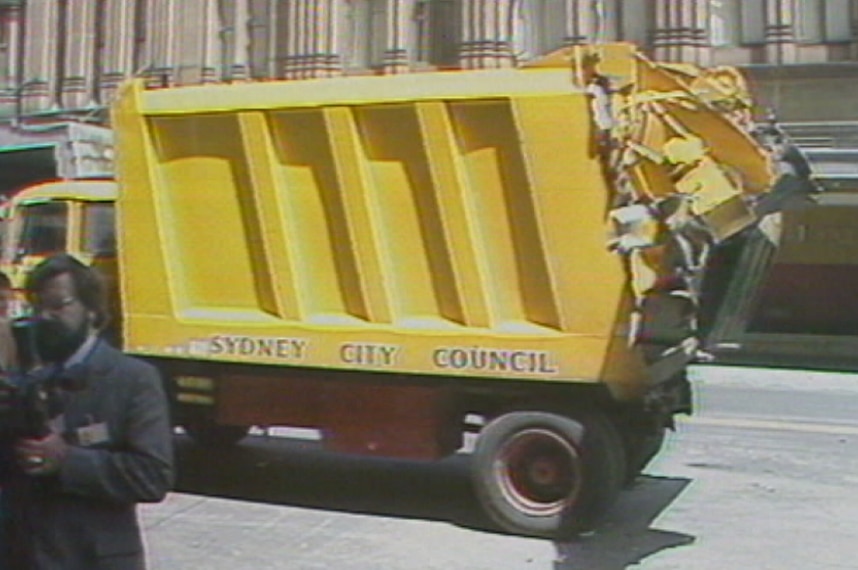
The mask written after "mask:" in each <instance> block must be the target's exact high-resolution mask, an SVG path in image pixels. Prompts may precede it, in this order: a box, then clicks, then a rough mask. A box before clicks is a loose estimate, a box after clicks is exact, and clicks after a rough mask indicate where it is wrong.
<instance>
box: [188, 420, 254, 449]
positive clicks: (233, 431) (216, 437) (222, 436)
mask: <svg viewBox="0 0 858 570" xmlns="http://www.w3.org/2000/svg"><path fill="white" fill-rule="evenodd" d="M182 427H184V428H185V433H187V434H188V435H189V436H190V437H191V439H193V440H194V442H195V443H197V444H199V445H202V446H204V447H229V446H232V445H235V444H237V443H238V442H239V441H241V440H242V439H244V438H245V437H246V436H247V432H248V430H249V429H250V428H248V427H246V426H229V425H222V424H216V423H214V422H213V421H210V420H195V421H189V422H185V423H184V424H182Z"/></svg>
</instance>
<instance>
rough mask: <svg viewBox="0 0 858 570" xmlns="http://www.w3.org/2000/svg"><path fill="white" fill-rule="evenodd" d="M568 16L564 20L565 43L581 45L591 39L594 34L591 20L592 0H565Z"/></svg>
mask: <svg viewBox="0 0 858 570" xmlns="http://www.w3.org/2000/svg"><path fill="white" fill-rule="evenodd" d="M565 1H566V9H567V13H568V14H569V18H568V20H567V22H566V43H567V44H568V45H582V44H586V43H589V42H590V41H592V39H591V38H592V37H593V35H594V30H593V21H592V14H593V10H592V3H593V0H565Z"/></svg>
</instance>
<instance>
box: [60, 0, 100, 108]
mask: <svg viewBox="0 0 858 570" xmlns="http://www.w3.org/2000/svg"><path fill="white" fill-rule="evenodd" d="M100 4H101V2H96V1H95V0H90V1H89V2H74V1H72V2H67V3H66V17H65V20H66V29H65V34H64V36H63V37H61V38H60V41H64V42H65V46H64V48H63V50H62V52H61V53H62V57H63V61H62V72H61V73H62V79H61V81H62V83H61V85H62V96H61V101H60V106H61V107H63V108H66V109H81V108H84V107H88V106H90V105H92V104H93V103H94V100H95V93H94V84H95V81H94V79H95V67H94V65H93V63H94V62H95V46H96V37H95V36H96V26H95V14H96V9H97V8H100V7H101V6H100Z"/></svg>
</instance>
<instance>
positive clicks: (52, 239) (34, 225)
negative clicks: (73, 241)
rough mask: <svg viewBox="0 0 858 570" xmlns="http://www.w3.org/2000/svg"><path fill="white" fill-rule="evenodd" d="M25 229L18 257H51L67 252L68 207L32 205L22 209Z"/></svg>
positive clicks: (63, 204)
mask: <svg viewBox="0 0 858 570" xmlns="http://www.w3.org/2000/svg"><path fill="white" fill-rule="evenodd" d="M21 216H22V218H23V227H22V229H21V240H20V243H19V247H18V251H17V256H18V257H25V256H28V255H49V254H52V253H59V252H61V251H65V250H66V228H67V227H68V205H67V204H65V203H63V202H45V203H42V204H32V205H29V206H25V207H24V208H22V209H21Z"/></svg>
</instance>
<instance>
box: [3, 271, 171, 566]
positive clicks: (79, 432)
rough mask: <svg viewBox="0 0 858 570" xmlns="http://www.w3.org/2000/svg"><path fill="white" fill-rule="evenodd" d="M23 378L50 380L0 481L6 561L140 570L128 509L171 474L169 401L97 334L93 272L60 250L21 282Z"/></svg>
mask: <svg viewBox="0 0 858 570" xmlns="http://www.w3.org/2000/svg"><path fill="white" fill-rule="evenodd" d="M27 294H28V297H29V300H30V303H31V305H32V309H33V313H32V316H33V319H32V333H33V334H32V340H33V345H34V348H35V351H36V354H37V356H38V358H39V360H40V362H41V366H40V368H39V369H38V370H36V371H34V372H33V373H32V374H31V375H30V376H31V380H30V381H32V382H36V381H38V382H42V383H43V384H44V385H45V386H50V390H51V400H52V401H53V402H54V403H55V405H54V406H52V409H53V410H54V411H53V412H52V413H51V414H49V415H48V418H47V419H48V420H49V421H47V422H46V426H45V430H44V434H43V435H42V436H40V437H25V438H20V439H18V440H17V441H16V442H15V443H14V445H13V457H14V458H15V463H16V465H15V469H14V470H13V473H12V475H11V476H10V477H8V481H6V482H4V484H3V501H4V503H5V505H4V508H5V509H6V510H7V513H8V515H9V516H7V517H6V521H8V522H9V523H10V524H7V525H6V528H5V529H4V531H5V533H6V540H5V541H4V542H5V543H6V544H7V545H9V546H10V549H11V551H10V552H7V553H6V559H7V560H9V561H10V562H11V563H12V566H11V567H13V568H18V569H21V570H25V569H32V570H141V569H144V568H145V567H146V563H145V554H144V544H143V537H142V534H141V531H140V526H139V522H138V516H137V505H138V503H143V502H157V501H160V500H162V499H163V498H164V496H165V495H166V494H167V492H168V491H169V489H170V488H171V485H172V483H173V478H174V466H173V448H172V430H171V427H170V423H169V413H168V403H167V399H166V397H165V394H164V390H163V387H162V384H161V381H160V377H159V375H158V373H157V372H156V370H155V369H154V368H153V367H152V366H150V365H149V364H146V363H144V362H142V361H140V360H137V359H135V358H131V357H129V356H127V355H125V354H123V353H121V352H119V351H118V350H116V349H114V348H113V347H111V346H110V345H109V344H108V343H107V342H105V341H103V340H101V339H100V338H99V335H98V333H99V330H100V329H101V328H102V327H103V326H104V325H105V324H106V322H107V315H106V313H105V309H104V307H105V300H104V294H103V287H102V284H101V281H100V278H99V275H98V274H97V273H95V272H94V270H92V269H91V268H89V267H87V266H85V265H84V264H82V263H80V262H79V261H78V260H77V259H75V258H73V257H71V256H69V255H58V256H55V257H51V258H49V259H47V260H45V261H43V262H42V263H41V264H39V265H38V266H36V267H35V268H34V270H33V271H32V273H31V274H30V276H29V278H28V281H27Z"/></svg>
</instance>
